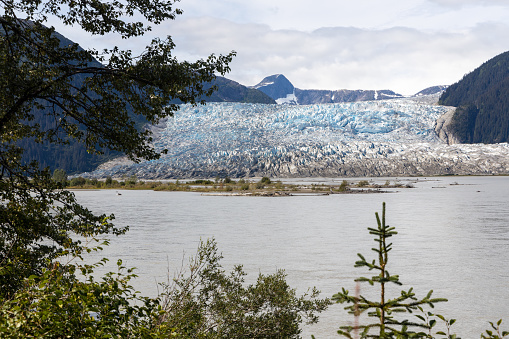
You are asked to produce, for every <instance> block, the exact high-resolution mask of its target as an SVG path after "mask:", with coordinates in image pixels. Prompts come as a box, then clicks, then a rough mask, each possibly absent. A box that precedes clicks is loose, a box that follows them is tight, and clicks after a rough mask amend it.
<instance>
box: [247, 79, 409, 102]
mask: <svg viewBox="0 0 509 339" xmlns="http://www.w3.org/2000/svg"><path fill="white" fill-rule="evenodd" d="M253 88H256V89H258V90H260V91H262V92H263V93H265V94H267V95H268V96H270V97H271V98H272V99H274V100H276V102H277V103H278V104H291V105H312V104H333V103H341V102H356V101H369V100H385V99H394V98H402V97H403V96H402V95H400V94H397V93H395V92H393V91H390V90H380V91H375V90H348V89H340V90H335V91H330V90H316V89H298V88H295V87H294V86H293V85H292V83H291V82H290V81H289V80H288V79H287V78H286V77H285V76H284V75H282V74H276V75H271V76H268V77H266V78H265V79H263V80H262V81H261V82H260V83H259V84H257V85H256V86H253Z"/></svg>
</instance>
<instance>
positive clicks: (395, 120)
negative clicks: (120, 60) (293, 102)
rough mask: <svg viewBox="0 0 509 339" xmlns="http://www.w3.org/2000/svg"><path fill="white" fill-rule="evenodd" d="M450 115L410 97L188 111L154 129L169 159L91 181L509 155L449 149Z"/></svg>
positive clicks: (437, 165)
mask: <svg viewBox="0 0 509 339" xmlns="http://www.w3.org/2000/svg"><path fill="white" fill-rule="evenodd" d="M450 109H451V108H450V107H444V106H438V105H426V104H422V103H418V102H415V101H412V100H407V99H393V100H383V101H363V102H354V103H341V104H321V105H308V106H304V105H301V106H290V105H267V104H243V103H208V104H206V105H200V106H192V105H182V106H181V108H180V110H179V111H177V112H176V113H175V115H174V116H173V117H172V118H168V119H166V120H165V121H163V122H162V123H161V124H160V125H158V126H152V127H151V129H152V130H153V132H154V141H153V146H154V147H155V148H156V149H158V150H163V149H168V154H167V155H163V156H162V157H161V158H160V159H158V160H152V161H145V162H141V163H139V164H132V163H129V164H128V163H122V162H120V163H118V162H117V163H111V164H109V165H106V166H102V167H101V168H100V169H98V170H96V171H95V172H93V173H90V174H89V175H91V176H96V177H104V176H106V175H112V176H120V175H123V174H127V175H129V174H136V175H137V176H138V177H140V178H147V179H148V178H180V177H182V178H183V177H214V176H216V175H230V176H237V177H243V176H261V175H268V176H272V177H291V176H362V175H373V176H376V175H418V174H422V175H431V174H446V173H450V172H451V171H457V172H458V171H459V172H461V171H466V172H468V173H470V172H476V173H477V172H481V173H485V172H486V171H488V172H489V171H490V168H491V167H492V166H491V165H490V166H491V167H490V166H488V167H489V168H488V167H486V168H480V167H479V165H475V164H469V165H465V163H466V162H468V159H474V160H475V159H477V155H478V154H481V153H482V154H488V155H489V154H492V155H493V157H495V158H496V159H498V158H499V157H503V156H504V154H505V153H504V152H506V151H507V145H497V146H493V147H494V148H493V147H492V148H491V149H490V148H489V147H488V146H486V147H484V148H482V146H472V145H452V146H449V145H446V144H445V143H444V142H442V141H441V140H440V139H439V138H438V137H437V135H436V132H435V123H436V120H437V119H438V118H439V117H440V116H441V115H443V114H444V113H446V112H448V111H449V110H450ZM476 147H477V148H476ZM451 152H452V154H456V155H455V156H450V154H451ZM490 152H491V153H490ZM472 154H473V155H472ZM505 155H507V154H505ZM466 157H469V158H468V159H467V158H466ZM495 158H493V159H495ZM458 159H459V160H458ZM493 161H499V160H493ZM470 162H471V163H473V162H474V161H473V160H472V161H470ZM469 166H470V167H469ZM472 166H474V167H475V168H474V167H472ZM476 166H477V167H476ZM505 166H506V165H505V163H503V162H502V163H501V164H500V166H499V167H500V168H498V169H497V170H498V171H502V172H503V171H506V167H505ZM467 167H468V168H467ZM469 171H470V172H469Z"/></svg>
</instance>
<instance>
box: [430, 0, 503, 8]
mask: <svg viewBox="0 0 509 339" xmlns="http://www.w3.org/2000/svg"><path fill="white" fill-rule="evenodd" d="M428 1H430V2H434V3H437V4H439V5H441V6H448V7H463V6H472V5H474V6H498V5H501V6H502V5H503V6H507V5H508V4H507V0H428Z"/></svg>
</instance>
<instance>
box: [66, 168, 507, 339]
mask: <svg viewBox="0 0 509 339" xmlns="http://www.w3.org/2000/svg"><path fill="white" fill-rule="evenodd" d="M331 180H332V179H323V181H324V182H327V181H331ZM390 180H391V181H393V180H394V179H390ZM400 180H402V182H404V183H405V182H406V181H405V180H407V179H400ZM408 180H412V181H413V182H414V184H413V185H414V186H415V188H412V189H401V190H399V192H396V193H391V194H362V195H361V194H359V195H330V196H294V197H279V198H267V197H217V196H201V195H200V194H198V193H183V192H152V191H121V193H122V195H120V196H117V195H116V193H115V191H112V190H100V191H77V192H76V196H77V197H78V200H79V201H80V202H82V203H83V204H84V205H86V206H88V207H89V208H90V209H92V210H93V211H95V212H106V213H114V214H115V216H116V224H117V225H118V226H123V225H129V226H130V231H129V232H128V233H127V234H126V235H124V236H121V237H119V238H114V239H112V242H111V245H110V246H109V247H108V248H106V249H105V250H104V251H103V252H102V253H101V254H100V257H102V256H106V257H108V258H110V259H112V260H111V262H115V261H116V260H113V259H118V258H121V259H123V261H124V263H125V264H126V265H127V266H128V267H137V268H138V270H137V273H138V274H139V276H140V277H139V278H138V279H137V280H136V281H135V282H134V286H135V287H136V288H137V289H139V290H140V291H142V292H143V293H144V294H145V295H151V296H155V295H157V283H158V282H163V281H166V279H167V275H168V272H170V275H172V274H173V272H174V271H176V270H178V269H179V268H180V267H181V266H182V260H183V256H186V257H189V256H191V255H193V254H194V253H195V252H196V249H197V247H198V245H199V242H200V239H206V238H212V237H214V238H215V239H216V241H217V243H218V246H219V249H220V251H221V252H222V253H223V255H224V260H223V265H224V267H225V268H226V269H230V268H231V267H232V266H233V265H234V264H243V265H244V268H245V270H246V272H247V273H248V277H247V280H248V281H250V282H253V281H254V280H255V279H256V277H257V274H258V273H259V272H261V273H265V274H269V273H274V272H275V271H276V270H277V269H279V268H283V269H285V270H286V273H287V274H288V278H287V280H288V282H289V283H290V285H291V286H293V287H295V288H296V289H297V291H298V292H299V293H304V292H305V291H306V290H307V288H308V287H312V286H316V287H317V288H318V289H320V290H321V291H322V296H323V297H330V296H332V295H333V294H334V293H336V292H338V291H340V290H341V287H345V288H347V289H349V290H350V291H352V292H353V291H354V289H355V283H354V281H353V280H354V278H356V277H358V276H361V275H364V276H366V275H369V274H368V273H367V272H366V271H365V270H363V269H360V268H354V267H353V264H354V262H355V261H356V258H357V257H356V253H362V254H364V255H365V256H366V257H367V258H374V252H372V251H371V250H370V249H371V248H372V247H373V245H374V244H375V243H374V242H373V239H372V237H371V235H369V234H368V232H367V230H366V228H367V227H376V220H375V216H374V213H375V212H376V211H379V212H380V211H381V208H382V202H383V201H385V202H386V203H387V223H388V224H389V225H391V226H395V227H396V230H397V231H398V232H399V234H398V235H397V236H396V237H394V238H393V244H394V245H393V247H394V249H393V251H392V252H391V254H390V258H389V260H390V262H389V271H390V272H391V274H399V275H400V280H401V281H402V282H403V284H404V286H403V288H408V287H414V291H415V292H416V293H417V296H418V297H423V296H425V294H426V293H427V292H428V291H429V290H430V289H433V290H434V296H436V297H445V298H448V299H449V302H447V303H444V304H441V305H439V306H438V307H437V310H436V311H437V312H439V313H442V314H444V315H445V316H446V317H448V318H456V319H457V323H456V324H455V325H454V327H453V328H455V332H456V333H457V334H458V335H460V336H461V337H463V338H479V336H480V333H481V332H483V330H484V329H486V328H488V326H489V325H488V321H496V320H498V319H500V318H505V322H506V323H507V324H509V293H508V292H507V290H508V287H509V206H508V205H507V202H508V201H509V177H445V178H428V179H424V178H419V180H417V181H415V180H416V179H408ZM335 181H337V179H336V180H335ZM377 181H379V182H381V183H384V182H385V179H380V180H377ZM97 258H99V257H96V258H91V259H89V260H95V259H97ZM399 290H400V289H398V290H397V291H396V293H398V294H399V292H398V291H399ZM361 293H362V294H365V295H370V294H371V293H372V289H371V288H370V286H369V285H362V287H361ZM394 296H396V295H394ZM351 320H352V319H351V317H350V316H349V315H347V314H346V311H344V310H343V306H342V305H339V304H338V305H333V306H331V307H330V308H329V310H328V311H327V312H326V314H324V315H323V316H322V317H321V321H320V323H319V324H318V325H314V326H311V327H306V329H305V333H304V334H303V337H305V338H309V337H310V334H312V333H313V334H315V335H316V336H317V338H330V337H335V336H336V335H335V331H336V329H337V328H338V326H339V325H345V324H349V323H350V322H351ZM506 329H507V328H506Z"/></svg>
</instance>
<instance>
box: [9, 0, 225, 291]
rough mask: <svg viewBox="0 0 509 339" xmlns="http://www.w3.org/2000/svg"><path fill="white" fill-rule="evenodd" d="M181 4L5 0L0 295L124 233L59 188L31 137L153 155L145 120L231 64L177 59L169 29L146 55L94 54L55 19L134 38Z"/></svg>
mask: <svg viewBox="0 0 509 339" xmlns="http://www.w3.org/2000/svg"><path fill="white" fill-rule="evenodd" d="M173 4H174V2H173V1H159V0H155V1H148V2H147V1H139V0H127V1H122V2H118V1H114V2H101V1H89V2H76V1H68V0H50V1H44V2H42V1H33V0H6V1H2V2H1V3H0V8H1V11H2V13H3V15H2V16H1V17H0V70H1V73H2V77H0V139H1V146H0V199H1V200H2V202H3V203H2V204H1V206H0V297H10V296H12V295H13V294H14V293H15V292H16V291H17V290H18V289H19V288H20V287H21V285H20V283H21V281H22V280H23V277H29V276H31V275H33V274H35V275H40V274H42V272H43V271H44V268H45V267H46V266H47V265H48V263H49V262H51V261H52V260H54V259H55V258H57V257H58V256H60V255H62V254H66V253H71V254H72V255H74V256H81V254H82V253H83V251H84V250H85V249H86V248H87V247H88V245H89V242H90V241H92V242H93V241H95V240H100V236H101V235H103V234H116V235H119V234H122V233H124V232H125V231H126V230H127V228H123V229H119V228H117V227H115V226H114V225H113V224H112V223H111V220H112V219H113V216H109V217H108V216H106V215H99V216H98V215H94V214H93V213H92V212H90V211H89V210H87V209H86V208H84V207H83V206H81V205H79V204H78V203H77V202H76V200H75V198H74V195H73V194H72V193H71V192H67V191H61V190H59V188H61V184H59V183H57V182H55V181H54V180H52V176H51V173H50V171H49V170H48V169H43V168H41V166H40V165H41V164H39V163H38V162H37V161H34V160H33V159H27V158H26V157H25V156H24V149H23V145H26V142H36V143H40V144H42V145H48V144H53V145H64V146H65V145H67V144H68V143H69V140H75V141H77V142H81V143H83V144H84V145H85V148H86V150H87V152H91V153H99V154H100V153H103V150H104V149H109V150H111V151H115V152H123V153H125V154H126V155H127V156H128V157H129V158H130V159H132V160H134V161H138V160H139V159H140V158H146V159H155V158H157V157H158V156H159V151H158V150H155V149H153V148H152V147H151V145H150V141H151V132H150V131H149V130H140V129H139V124H138V122H139V121H146V122H150V123H157V122H158V121H159V119H161V118H164V117H168V116H171V115H172V113H173V112H174V111H175V110H176V109H177V108H178V106H177V105H176V104H174V103H172V102H173V101H174V100H180V101H181V102H186V103H197V100H196V98H197V97H200V96H202V95H207V94H211V93H212V92H213V91H214V88H213V87H211V88H208V89H207V88H205V87H204V83H207V82H210V81H212V80H213V79H214V78H215V74H216V73H220V74H224V73H226V72H227V71H229V67H228V64H229V62H230V61H231V59H232V57H233V55H234V53H233V52H232V53H231V54H229V55H226V56H223V55H220V56H215V55H211V56H210V57H209V58H207V59H206V60H198V61H196V62H179V61H178V60H177V59H176V58H175V57H174V56H172V49H173V48H174V44H173V42H172V40H171V37H167V38H166V39H164V40H162V39H153V40H152V41H151V42H150V44H149V45H148V46H147V47H146V48H145V50H144V52H143V53H142V54H141V55H139V56H133V55H132V52H131V51H129V50H121V49H119V48H117V47H113V48H111V49H109V50H104V51H101V52H99V51H95V50H89V51H86V50H83V49H82V48H80V47H79V46H78V45H77V44H75V43H71V42H69V41H68V40H62V39H61V38H60V36H59V35H57V34H56V33H55V31H54V28H53V27H47V26H46V24H47V22H49V21H50V20H55V18H57V19H60V20H61V21H62V22H63V23H64V24H66V25H79V26H81V28H83V29H84V30H85V31H86V32H88V33H90V34H106V33H110V34H114V35H115V34H116V36H118V37H120V38H130V37H134V36H140V35H143V34H144V32H147V31H149V30H150V26H149V25H147V24H158V23H160V22H161V21H163V20H167V19H174V18H175V17H176V15H178V14H180V13H181V11H180V10H178V9H173ZM20 15H22V16H23V17H20ZM136 18H143V19H141V20H143V21H138V20H137V19H136ZM103 63H104V65H103ZM41 121H46V122H47V123H45V124H43V123H41Z"/></svg>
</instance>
